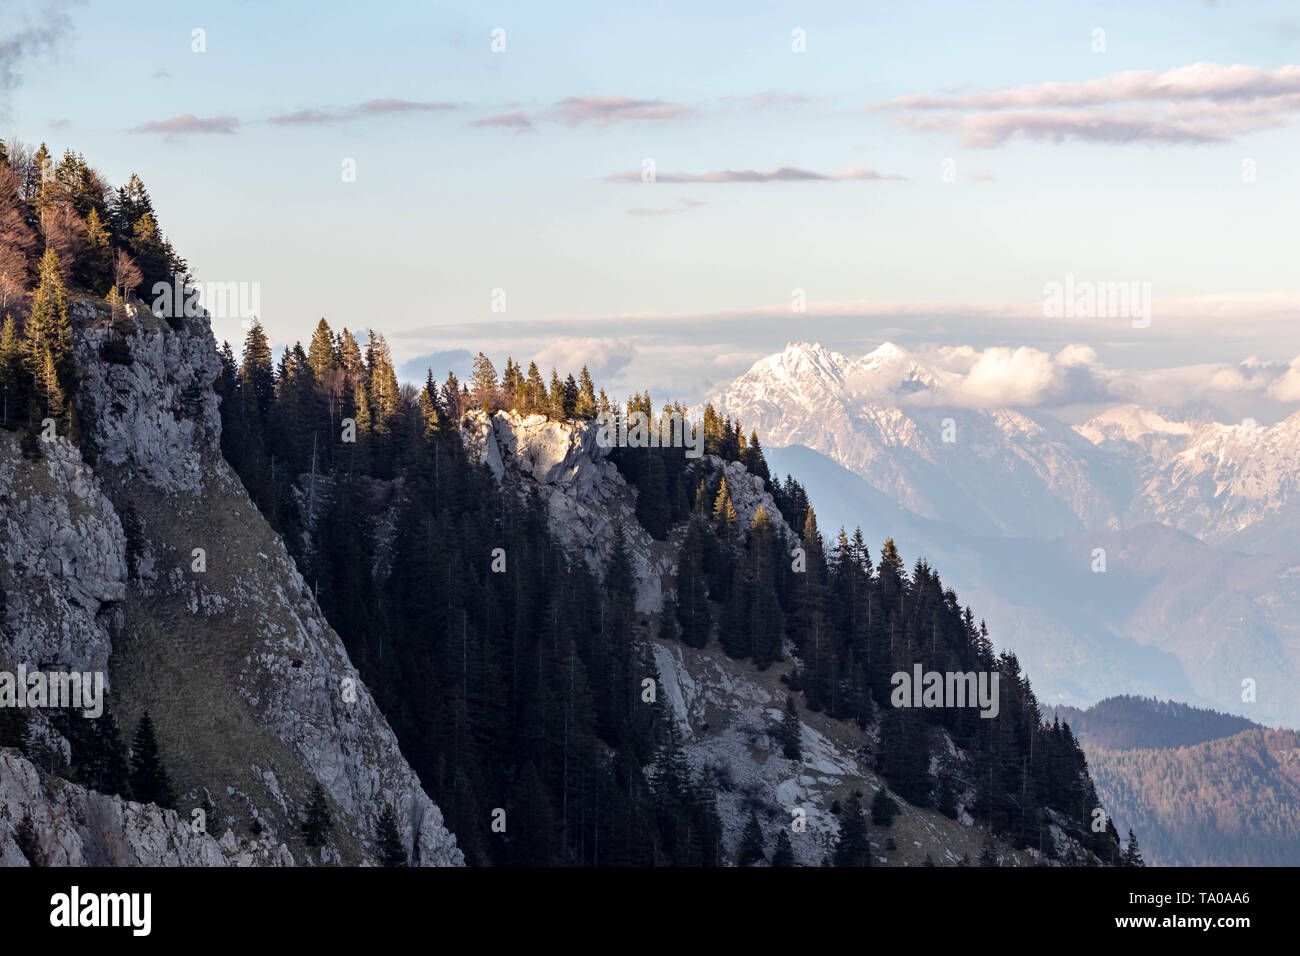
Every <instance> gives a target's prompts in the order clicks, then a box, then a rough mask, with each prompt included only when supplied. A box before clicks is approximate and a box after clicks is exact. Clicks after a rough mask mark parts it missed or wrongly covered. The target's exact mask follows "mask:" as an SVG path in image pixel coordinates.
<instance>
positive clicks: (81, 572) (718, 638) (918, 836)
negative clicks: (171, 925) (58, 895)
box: [0, 150, 1124, 866]
mask: <svg viewBox="0 0 1300 956" xmlns="http://www.w3.org/2000/svg"><path fill="white" fill-rule="evenodd" d="M44 152H45V151H44V150H42V153H44ZM15 155H16V157H17V158H16V160H15V162H18V163H20V164H24V170H22V171H15V170H14V169H12V168H11V166H10V165H9V161H8V159H7V158H5V157H0V206H2V207H3V208H0V213H3V214H4V216H5V221H6V223H7V226H6V229H7V230H8V231H7V232H6V235H7V236H10V237H13V236H17V237H18V238H19V239H22V240H23V241H22V243H21V248H17V249H16V250H11V252H12V255H10V256H9V259H8V260H7V261H8V262H9V267H8V268H9V271H8V272H7V273H6V282H7V283H8V284H7V285H6V289H7V290H8V292H7V294H12V295H13V299H12V302H11V304H13V305H14V306H15V309H16V312H17V314H16V316H9V315H7V316H6V318H5V321H4V323H3V325H2V326H0V398H2V401H0V598H2V600H0V705H3V706H0V861H3V862H4V863H6V864H10V865H30V866H47V865H78V864H90V865H146V866H151V865H154V866H156V865H165V864H166V865H223V864H227V865H237V866H239V865H290V864H295V863H301V864H308V865H319V864H326V865H328V864H343V865H366V864H381V865H385V866H401V865H406V864H408V863H411V864H418V865H450V866H456V865H462V864H471V865H507V866H510V865H513V866H550V865H556V864H562V865H631V866H637V865H661V864H668V865H680V866H720V865H729V864H735V865H741V866H747V865H757V864H759V863H768V862H770V863H771V864H772V865H791V864H794V865H827V864H829V865H837V866H868V865H878V864H892V865H900V866H910V865H923V864H924V863H925V862H927V861H933V862H938V863H946V864H954V865H961V864H963V863H968V862H969V860H970V858H971V856H972V854H973V853H974V852H975V849H976V847H978V848H979V853H978V855H979V856H980V858H981V861H982V862H983V863H985V865H989V864H996V863H1000V864H1002V865H1031V864H1034V865H1079V864H1093V865H1096V864H1109V865H1115V864H1121V863H1122V862H1123V860H1124V857H1123V855H1122V854H1121V852H1120V841H1119V836H1118V833H1117V832H1116V831H1115V829H1114V827H1113V826H1108V827H1103V828H1098V827H1096V825H1095V824H1096V820H1097V811H1098V810H1099V809H1101V808H1100V807H1099V806H1098V799H1097V795H1096V791H1095V787H1094V785H1093V782H1092V780H1091V778H1090V776H1089V774H1088V771H1087V765H1086V760H1085V758H1084V755H1083V752H1082V750H1081V749H1080V747H1079V745H1078V742H1077V741H1076V740H1075V738H1074V737H1073V736H1072V735H1071V734H1070V733H1069V732H1068V730H1065V729H1063V728H1062V727H1060V726H1059V725H1057V724H1049V723H1047V722H1045V721H1044V720H1043V718H1042V713H1043V710H1042V707H1041V705H1040V704H1039V701H1038V698H1037V697H1036V695H1035V693H1034V690H1033V688H1032V686H1031V684H1030V681H1029V679H1028V678H1027V676H1026V675H1025V674H1024V672H1023V670H1022V668H1021V665H1020V663H1019V661H1018V660H1017V659H1016V657H1015V655H1014V654H1009V653H1001V654H998V653H996V652H995V650H994V648H993V643H992V640H991V638H990V637H989V634H988V631H987V629H986V628H985V627H983V626H981V625H978V624H977V623H976V619H975V618H974V616H973V615H972V613H971V612H970V611H969V609H964V608H963V607H962V605H961V604H960V602H959V600H958V598H957V596H956V595H955V593H953V592H952V590H951V589H950V588H945V587H944V585H943V583H942V582H941V580H940V577H939V574H938V572H937V571H936V570H935V569H934V568H933V567H931V566H929V565H928V564H926V563H925V562H919V561H918V562H917V563H916V564H915V565H913V566H912V567H911V569H910V570H909V569H908V568H907V567H906V566H905V565H904V564H903V560H902V557H901V555H899V554H898V553H897V551H896V550H894V549H893V546H892V544H886V546H885V547H884V548H882V550H881V551H880V552H879V554H878V555H877V556H876V558H875V559H873V558H872V557H871V556H870V554H869V552H868V549H867V547H866V546H865V543H864V542H862V541H861V540H860V539H858V538H854V539H848V538H843V537H841V538H837V539H835V540H833V541H828V540H826V539H824V538H823V536H822V534H821V531H820V529H819V527H818V524H817V517H816V512H815V510H814V508H813V506H812V504H811V502H809V500H808V499H807V496H806V494H804V492H803V490H802V489H801V487H800V486H799V484H798V482H796V481H793V480H787V481H785V482H784V483H783V482H780V481H776V480H773V479H772V477H771V475H770V471H769V469H768V465H767V462H766V460H765V459H764V457H763V453H762V449H761V447H760V446H759V445H758V443H756V442H749V441H747V440H746V438H745V436H744V435H743V434H741V433H740V431H739V429H738V428H734V427H732V426H730V425H725V424H724V423H723V422H722V420H721V419H719V418H717V416H716V415H709V414H706V415H705V416H704V418H703V421H702V422H700V423H699V425H698V427H699V428H700V429H702V438H703V449H702V451H703V455H702V456H698V457H697V456H695V455H693V454H692V455H689V456H688V454H687V451H686V449H685V448H684V447H682V444H681V443H680V442H678V443H673V442H672V441H668V442H666V443H660V442H652V443H647V442H645V441H642V440H641V436H643V434H644V432H643V431H641V430H639V429H633V430H632V432H631V433H630V434H625V435H624V436H623V437H624V438H631V437H632V436H637V437H636V439H635V440H633V441H626V442H622V443H616V444H615V445H613V446H611V445H610V444H609V442H607V441H604V440H602V435H603V434H604V429H605V425H604V422H605V421H606V420H607V419H608V418H609V417H610V416H613V417H617V418H618V419H620V420H628V419H631V418H632V417H633V415H634V414H636V413H641V414H642V415H645V416H649V418H650V420H651V421H652V422H654V421H656V419H655V418H654V405H653V403H652V402H651V400H650V397H649V396H648V395H637V396H633V398H631V399H630V400H629V401H628V402H627V403H626V405H624V404H622V403H619V404H617V405H615V404H613V403H611V402H610V401H609V399H608V398H607V397H606V395H605V393H604V392H603V391H601V392H600V393H599V394H598V393H597V390H596V387H595V383H594V382H593V381H592V379H591V377H590V375H589V374H588V371H587V369H585V368H584V369H582V371H581V373H580V374H579V375H577V376H575V375H572V374H570V375H568V376H567V377H566V378H563V379H562V378H561V377H560V375H559V373H558V372H557V371H556V370H554V369H552V371H551V376H550V385H549V386H548V385H547V384H546V383H545V381H544V380H543V379H542V378H541V374H540V371H539V370H538V369H537V368H536V366H535V365H533V366H530V368H529V370H528V373H527V374H526V375H525V373H524V372H523V370H522V368H521V367H520V366H519V365H518V364H516V363H514V361H513V359H507V362H506V369H505V373H504V375H503V376H501V377H500V378H498V376H497V374H496V370H495V369H494V368H493V366H492V363H491V362H490V360H488V359H487V357H486V356H484V355H482V354H480V355H479V356H478V357H477V359H476V360H475V362H474V365H473V371H472V377H471V382H470V383H468V384H461V383H460V382H459V381H458V380H457V379H456V377H455V376H454V375H449V376H448V378H447V381H446V382H445V383H444V384H443V385H442V386H441V387H439V386H438V385H437V384H436V383H435V382H434V380H433V377H432V374H431V373H430V374H429V376H428V378H427V380H426V384H425V387H424V388H423V389H418V390H417V389H412V388H403V387H401V386H400V385H399V383H398V379H397V375H396V369H395V367H394V365H393V361H392V357H391V354H390V352H389V349H388V346H387V343H386V341H385V340H384V338H383V336H382V335H381V334H379V333H377V332H375V331H374V330H367V334H366V336H365V343H364V347H363V345H362V343H361V342H359V341H358V339H357V337H356V336H355V335H353V334H352V333H351V332H349V331H348V330H347V329H346V328H345V329H342V330H340V331H339V332H337V333H336V332H335V331H334V330H333V329H332V328H330V326H329V324H328V323H327V322H326V321H325V320H324V319H322V320H321V321H320V322H319V323H317V325H316V326H315V328H314V329H308V330H305V331H308V332H310V333H311V334H310V338H309V346H308V347H307V348H304V347H303V346H302V345H301V343H295V344H294V345H293V346H291V347H287V348H285V349H284V351H283V353H282V354H281V355H280V356H279V359H278V361H277V360H276V357H275V356H274V355H273V352H272V348H271V343H270V341H269V339H268V337H267V334H266V331H265V330H264V329H263V328H262V326H261V324H260V323H259V322H258V321H256V320H252V321H250V323H249V327H248V332H247V335H246V337H245V339H244V342H243V348H242V354H241V355H240V357H239V358H238V359H236V357H235V353H234V350H233V349H232V348H231V347H230V345H229V344H228V343H224V344H223V345H222V346H221V347H220V348H218V347H217V344H216V342H215V341H214V340H213V337H212V332H211V327H210V322H209V319H208V316H207V314H206V313H204V312H203V311H202V310H201V309H194V308H190V307H189V301H188V300H187V301H186V307H184V308H178V305H179V303H178V302H176V301H172V302H171V303H170V304H168V303H167V302H166V301H165V299H166V298H167V297H161V298H160V299H159V300H157V301H156V302H155V303H154V305H153V307H152V308H144V307H143V303H141V302H140V300H138V299H136V298H135V297H134V295H133V290H134V289H135V288H137V287H139V285H140V283H141V282H142V281H143V282H144V284H145V286H146V287H149V286H150V284H151V282H150V280H153V279H158V280H159V281H161V282H164V283H165V284H170V285H171V287H172V288H173V289H178V288H179V287H181V286H182V285H183V284H184V283H186V282H187V281H188V270H187V266H186V264H185V262H184V260H183V259H181V258H180V256H179V255H178V254H177V253H176V250H175V249H174V248H172V246H171V245H170V243H169V242H168V241H167V240H166V239H165V238H164V237H163V236H162V234H161V233H160V232H159V230H158V226H157V220H156V218H155V215H156V213H155V211H154V209H153V205H152V201H151V200H150V199H149V197H148V194H147V192H146V191H145V189H144V186H143V184H142V183H141V182H140V181H139V179H138V178H137V177H133V178H132V179H131V180H130V182H129V183H128V184H127V186H125V187H123V188H122V189H120V190H117V191H116V192H113V193H110V191H109V190H107V189H106V188H105V187H104V184H103V182H102V180H101V179H100V178H99V177H98V176H97V174H95V173H94V172H93V171H92V170H91V169H90V168H89V167H88V166H86V165H85V162H84V160H82V159H81V158H80V157H79V156H77V155H76V154H73V153H71V152H69V153H67V154H66V156H65V159H64V162H63V164H61V165H60V167H59V177H58V178H57V179H56V180H49V179H43V178H42V177H41V176H40V175H39V172H40V166H41V163H39V162H35V161H34V160H30V158H28V157H26V154H25V153H21V152H20V153H18V154H15ZM20 172H21V174H20ZM51 212H54V213H57V215H58V216H60V217H61V219H60V221H62V222H66V223H70V224H71V225H70V227H69V228H71V230H72V232H73V233H76V232H77V229H78V227H79V225H81V224H83V217H84V225H85V227H86V233H87V235H88V236H89V235H92V234H93V237H94V255H93V256H92V255H90V254H89V253H88V252H87V250H86V249H83V248H82V246H81V245H79V244H77V243H64V244H62V245H59V247H58V248H56V245H58V244H57V243H55V242H54V241H53V240H51V241H49V242H47V243H46V248H45V250H44V252H43V253H41V255H40V256H39V260H36V258H35V256H34V252H35V249H36V248H37V247H38V243H37V241H36V236H35V234H34V233H32V232H31V223H33V222H37V221H38V220H39V219H40V217H38V216H37V213H41V214H49V213H51ZM46 221H47V222H52V221H53V220H52V219H48V216H47V219H46ZM105 222H107V223H108V224H109V225H108V227H107V228H104V227H103V226H102V224H103V223H105ZM96 223H98V224H100V225H98V226H96ZM92 226H95V228H94V229H92V228H91V227H92ZM7 241H8V240H7ZM25 250H26V251H25ZM29 252H31V253H32V257H31V258H29V255H28V253H29ZM110 260H114V261H117V262H118V263H119V266H118V268H117V269H116V270H114V271H113V275H112V279H111V281H110V277H109V275H108V269H107V264H108V262H109V261H110ZM136 260H138V261H139V265H135V264H134V263H135V261H136ZM128 267H129V268H128ZM105 288H107V289H108V290H109V292H108V295H107V296H103V297H101V296H99V295H97V294H95V293H94V291H93V290H96V289H105ZM29 291H30V295H28V294H27V293H28V292H29ZM175 298H176V299H181V298H184V297H182V296H176V297H175ZM848 371H849V374H850V376H851V377H853V378H860V377H862V376H876V377H882V378H887V379H889V380H890V381H892V382H894V385H895V387H900V388H913V387H916V388H924V387H927V386H928V385H933V384H935V382H934V381H932V380H930V379H928V378H927V376H926V373H925V370H924V369H920V368H919V367H914V366H913V365H912V364H911V363H910V362H909V361H908V360H907V358H906V356H903V355H901V354H900V355H895V354H889V353H881V354H879V355H877V356H875V357H874V358H873V360H872V361H870V362H867V363H865V364H863V365H861V367H858V366H854V367H852V368H850V369H849V370H848ZM683 411H684V410H683V409H682V408H681V407H680V406H672V407H671V414H672V416H680V415H681V414H682V412H683ZM667 434H671V431H669V432H667ZM606 437H607V436H606ZM70 672H75V674H76V676H77V680H76V682H75V686H76V687H77V689H78V691H80V689H81V688H82V687H83V686H85V687H95V688H98V689H102V691H103V693H102V695H100V694H92V697H93V701H91V700H89V699H81V700H75V699H62V698H60V697H59V696H58V688H60V687H63V688H65V689H66V688H69V687H71V686H74V681H73V678H72V677H71V676H70ZM944 672H947V673H948V674H949V675H950V677H949V678H948V682H947V684H944V681H943V677H942V675H943V674H944ZM936 673H938V674H939V675H940V678H939V683H940V685H941V689H942V688H943V687H946V688H947V689H946V691H945V693H944V694H940V695H939V696H938V697H937V698H936V696H935V694H934V686H933V680H934V675H935V674H936ZM921 674H924V675H926V676H925V678H924V680H921V678H920V677H919V676H918V677H917V679H918V681H921V683H923V684H924V685H925V686H924V688H923V687H922V686H921V684H920V683H919V684H918V686H917V687H916V688H915V693H914V694H912V695H910V696H906V695H905V696H903V697H900V696H899V695H898V693H897V692H896V691H895V688H894V685H895V684H896V683H897V679H898V677H899V675H902V676H904V677H907V676H909V675H921ZM959 678H960V679H959ZM966 679H969V681H970V683H971V689H970V693H969V695H968V694H967V693H966V683H965V681H966ZM18 688H21V696H19V692H18V690H17V689H18ZM431 794H434V795H436V797H437V803H435V802H434V800H433V798H432V797H431ZM867 801H869V803H870V821H871V822H870V824H868V811H867V807H866V806H864V802H867ZM444 813H445V821H446V822H445V823H444ZM218 833H220V834H221V836H220V838H218V837H217V834H218ZM453 833H454V836H453ZM900 843H901V844H902V846H901V847H900Z"/></svg>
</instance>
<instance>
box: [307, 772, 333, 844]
mask: <svg viewBox="0 0 1300 956" xmlns="http://www.w3.org/2000/svg"><path fill="white" fill-rule="evenodd" d="M331 825H332V824H331V820H330V808H329V801H328V800H327V799H326V798H325V788H324V787H322V786H321V785H320V781H316V782H315V783H313V784H312V785H311V793H310V794H309V795H308V797H307V818H306V820H304V821H303V824H302V835H303V839H304V840H306V842H307V845H308V846H310V847H317V846H324V844H325V837H326V835H327V834H328V833H329V830H330V827H331Z"/></svg>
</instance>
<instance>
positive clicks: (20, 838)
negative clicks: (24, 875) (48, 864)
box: [14, 809, 45, 866]
mask: <svg viewBox="0 0 1300 956" xmlns="http://www.w3.org/2000/svg"><path fill="white" fill-rule="evenodd" d="M14 843H16V844H18V850H19V851H20V852H21V853H22V855H23V856H25V857H26V858H27V862H28V863H29V864H30V865H32V866H43V865H44V863H45V860H44V858H43V857H42V856H41V852H40V845H39V844H38V843H37V842H36V825H35V824H34V823H33V822H32V812H31V810H29V809H25V810H23V818H22V819H21V820H19V821H18V826H16V827H14Z"/></svg>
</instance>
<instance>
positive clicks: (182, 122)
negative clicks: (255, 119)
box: [130, 113, 239, 136]
mask: <svg viewBox="0 0 1300 956" xmlns="http://www.w3.org/2000/svg"><path fill="white" fill-rule="evenodd" d="M238 129H239V120H237V119H236V118H235V117H233V116H210V117H207V118H201V117H198V116H195V115H194V114H193V113H186V114H184V115H183V116H173V117H172V118H171V119H165V120H158V121H156V122H153V123H142V124H141V125H139V126H136V127H133V128H132V129H131V130H130V132H132V133H164V134H166V135H168V136H185V135H188V134H190V133H225V134H229V133H234V132H235V131H236V130H238Z"/></svg>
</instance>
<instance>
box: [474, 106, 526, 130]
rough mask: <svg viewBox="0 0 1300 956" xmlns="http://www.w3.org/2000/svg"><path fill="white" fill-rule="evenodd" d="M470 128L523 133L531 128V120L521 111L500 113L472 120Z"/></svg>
mask: <svg viewBox="0 0 1300 956" xmlns="http://www.w3.org/2000/svg"><path fill="white" fill-rule="evenodd" d="M469 125H470V126H496V127H502V128H505V129H515V130H519V131H520V132H523V131H524V130H530V129H532V128H533V123H532V120H530V119H529V118H528V114H527V113H524V112H523V111H522V110H516V111H515V112H513V113H501V114H499V115H497V116H488V117H486V118H484V119H479V120H474V121H473V122H472V123H470V124H469Z"/></svg>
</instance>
